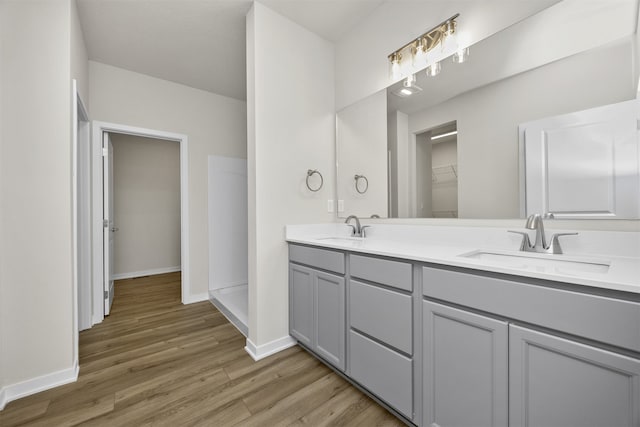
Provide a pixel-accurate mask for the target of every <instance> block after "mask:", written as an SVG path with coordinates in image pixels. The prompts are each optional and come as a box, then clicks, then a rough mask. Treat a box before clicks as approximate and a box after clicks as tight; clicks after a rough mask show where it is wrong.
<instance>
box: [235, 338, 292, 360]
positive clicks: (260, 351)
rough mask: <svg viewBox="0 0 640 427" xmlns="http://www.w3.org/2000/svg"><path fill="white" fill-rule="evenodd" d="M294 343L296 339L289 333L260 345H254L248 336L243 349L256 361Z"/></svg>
mask: <svg viewBox="0 0 640 427" xmlns="http://www.w3.org/2000/svg"><path fill="white" fill-rule="evenodd" d="M296 343H297V341H296V340H295V339H293V338H292V337H291V336H289V335H287V336H286V337H282V338H278V339H277V340H274V341H271V342H268V343H266V344H262V345H255V344H254V343H253V342H251V340H250V339H249V338H247V345H246V346H245V348H244V350H245V351H246V352H247V353H249V356H251V357H252V358H253V360H255V361H256V362H257V361H258V360H260V359H264V358H265V357H268V356H271V355H272V354H276V353H278V352H280V351H282V350H286V349H287V348H289V347H293V346H294V345H296Z"/></svg>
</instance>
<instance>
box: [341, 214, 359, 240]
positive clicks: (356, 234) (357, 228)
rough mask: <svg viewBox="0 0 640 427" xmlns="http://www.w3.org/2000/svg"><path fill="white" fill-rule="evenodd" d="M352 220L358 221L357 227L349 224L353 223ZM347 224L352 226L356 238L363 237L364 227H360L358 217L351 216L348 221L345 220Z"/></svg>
mask: <svg viewBox="0 0 640 427" xmlns="http://www.w3.org/2000/svg"><path fill="white" fill-rule="evenodd" d="M352 219H355V220H356V225H353V224H349V221H351V220H352ZM344 222H345V224H347V225H348V226H350V227H351V228H353V235H354V236H355V237H361V236H362V226H361V225H360V220H359V219H358V217H357V216H355V215H349V216H348V217H347V219H345V220H344Z"/></svg>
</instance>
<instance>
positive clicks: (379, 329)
mask: <svg viewBox="0 0 640 427" xmlns="http://www.w3.org/2000/svg"><path fill="white" fill-rule="evenodd" d="M349 297H350V298H349V313H350V315H351V321H350V322H351V327H353V328H356V329H358V330H360V331H361V332H364V333H365V334H367V335H370V336H372V337H374V338H376V339H379V340H380V341H383V342H384V343H386V344H388V345H390V346H393V347H395V348H397V349H398V350H400V351H402V352H404V353H406V354H413V347H412V328H411V325H412V322H411V319H412V304H411V296H409V295H404V294H401V293H399V292H393V291H390V290H388V289H383V288H379V287H377V286H371V285H367V284H364V283H360V282H356V281H354V280H351V281H350V282H349Z"/></svg>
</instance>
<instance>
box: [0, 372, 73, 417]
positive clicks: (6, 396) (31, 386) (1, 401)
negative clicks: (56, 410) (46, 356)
mask: <svg viewBox="0 0 640 427" xmlns="http://www.w3.org/2000/svg"><path fill="white" fill-rule="evenodd" d="M79 370H80V369H79V367H78V365H77V364H76V365H75V366H73V367H71V368H69V369H63V370H61V371H57V372H52V373H50V374H46V375H42V376H40V377H36V378H32V379H30V380H26V381H22V382H19V383H16V384H10V385H6V386H4V387H2V389H1V390H0V410H2V409H4V406H5V405H6V404H7V403H9V402H12V401H14V400H16V399H20V398H21V397H25V396H29V395H32V394H36V393H39V392H41V391H44V390H48V389H50V388H54V387H58V386H61V385H64V384H69V383H72V382H74V381H76V380H77V379H78V372H79Z"/></svg>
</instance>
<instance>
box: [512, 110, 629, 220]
mask: <svg viewBox="0 0 640 427" xmlns="http://www.w3.org/2000/svg"><path fill="white" fill-rule="evenodd" d="M639 118H640V104H639V103H638V101H636V100H632V101H626V102H622V103H618V104H611V105H606V106H602V107H597V108H592V109H589V110H584V111H578V112H575V113H571V114H565V115H562V116H555V117H550V118H546V119H542V120H537V121H534V122H529V123H525V124H523V125H521V126H520V132H521V136H524V147H523V148H524V161H525V164H524V169H525V177H524V178H525V195H526V196H525V198H526V200H525V203H526V215H530V214H532V213H545V212H551V213H553V214H554V215H555V217H556V218H623V219H630V218H638V217H639V216H640V169H639V167H638V164H639V162H640V148H639V144H638V121H637V120H638V119H639Z"/></svg>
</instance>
